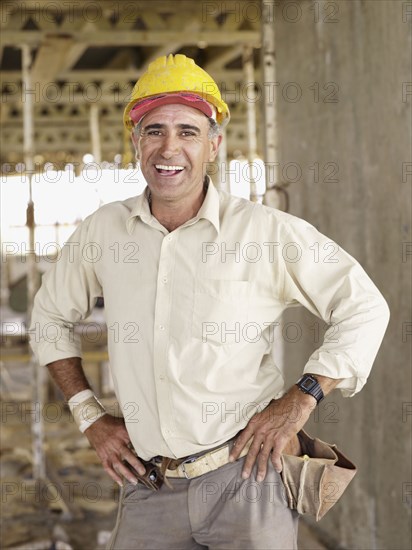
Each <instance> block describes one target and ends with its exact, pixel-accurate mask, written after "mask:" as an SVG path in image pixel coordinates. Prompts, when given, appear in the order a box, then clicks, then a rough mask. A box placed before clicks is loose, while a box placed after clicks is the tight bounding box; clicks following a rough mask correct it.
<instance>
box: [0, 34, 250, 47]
mask: <svg viewBox="0 0 412 550" xmlns="http://www.w3.org/2000/svg"><path fill="white" fill-rule="evenodd" d="M56 31H57V32H55V33H54V34H55V35H59V34H62V35H63V34H66V33H59V32H58V29H56ZM46 35H47V33H45V32H43V31H9V30H4V31H3V32H2V42H3V45H4V46H18V45H20V44H28V45H30V46H31V47H37V46H39V45H40V44H41V43H42V42H43V41H44V40H45V37H46ZM71 37H72V38H73V40H74V42H77V43H80V44H84V45H88V46H101V47H108V46H111V47H116V46H158V45H159V44H164V45H167V44H170V43H173V42H175V41H176V31H175V30H172V31H170V30H168V31H152V30H149V31H120V32H119V31H117V30H116V29H113V30H111V31H99V30H96V31H95V32H83V31H73V32H72V33H71ZM181 39H182V43H183V44H185V45H197V44H199V43H202V42H204V43H206V44H213V45H215V46H223V45H228V46H229V45H233V44H249V45H251V46H253V47H255V48H257V47H259V44H260V35H259V31H257V30H256V31H254V30H253V31H228V32H226V31H224V29H223V30H216V31H213V30H212V31H211V30H209V31H199V32H188V33H182V36H181Z"/></svg>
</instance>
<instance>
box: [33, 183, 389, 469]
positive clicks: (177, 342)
mask: <svg viewBox="0 0 412 550" xmlns="http://www.w3.org/2000/svg"><path fill="white" fill-rule="evenodd" d="M99 296H104V302H105V315H106V320H107V330H108V347H109V357H110V365H111V371H112V375H113V380H114V385H115V391H116V396H117V399H118V401H119V404H120V407H121V410H122V412H123V415H124V418H125V422H126V426H127V429H128V432H129V435H130V438H131V441H132V443H133V445H134V447H135V449H136V450H137V452H138V454H139V456H141V457H142V458H143V459H149V458H150V457H152V456H154V455H164V456H170V457H182V456H186V455H189V454H193V453H197V452H200V451H202V450H205V449H208V448H211V447H214V446H217V445H219V444H221V443H223V442H225V441H226V440H228V439H229V438H231V437H232V436H233V435H235V434H236V433H237V432H238V431H239V430H240V429H242V428H243V427H244V426H245V425H246V424H247V422H248V420H249V419H250V418H251V416H252V415H253V414H254V413H255V412H256V411H259V410H262V409H263V408H264V407H265V406H266V405H267V404H268V402H269V401H270V400H271V399H272V398H274V397H279V396H280V395H282V393H284V391H285V388H284V380H283V377H282V373H281V370H280V368H279V367H278V366H277V365H276V364H275V362H274V359H273V353H272V351H273V346H274V341H275V339H276V330H280V329H281V328H280V327H279V321H278V319H279V316H280V315H281V313H282V312H283V311H284V310H285V309H286V308H288V307H290V306H294V305H299V304H301V305H303V306H304V307H306V308H307V309H308V310H309V311H311V312H312V313H314V314H315V315H317V316H318V317H320V318H321V319H323V320H324V321H325V322H326V323H327V324H330V328H329V329H328V331H327V332H326V336H325V338H324V341H323V343H322V345H321V346H320V347H319V349H318V350H317V351H315V353H313V355H312V356H311V357H309V359H308V362H307V364H306V366H305V372H311V373H314V374H320V375H325V376H328V377H332V378H342V379H344V380H343V381H342V382H341V383H340V384H339V388H340V389H341V390H342V392H343V393H344V395H347V396H350V395H353V394H354V393H356V392H357V391H359V390H360V389H361V388H362V386H363V384H364V383H365V381H366V379H367V377H368V374H369V372H370V369H371V367H372V363H373V361H374V358H375V356H376V353H377V351H378V348H379V346H380V343H381V340H382V337H383V334H384V332H385V329H386V325H387V322H388V317H389V314H388V307H387V305H386V302H385V300H384V299H383V297H382V296H381V294H380V293H379V291H378V290H377V288H376V287H375V285H374V284H373V283H372V281H371V280H370V279H369V277H368V276H367V275H366V273H365V272H364V270H363V269H362V268H361V266H360V265H359V264H358V263H357V262H356V261H355V260H354V259H353V258H352V257H351V256H350V255H349V254H347V253H346V252H344V251H343V250H342V249H341V248H340V247H339V246H338V245H336V244H335V243H334V242H332V241H331V240H330V239H328V238H327V237H325V236H324V235H322V234H320V233H319V232H318V231H317V230H316V229H315V228H314V227H312V226H311V225H309V224H308V223H307V222H305V221H303V220H301V219H299V218H296V217H294V216H291V215H289V214H286V213H283V212H280V211H277V210H274V209H271V208H267V207H265V206H262V205H260V204H255V203H252V202H249V201H246V200H244V199H240V198H235V197H232V196H230V195H228V194H227V193H223V192H218V191H217V190H216V189H215V187H214V186H213V185H212V184H210V185H209V187H208V191H207V194H206V198H205V200H204V202H203V204H202V206H201V208H200V210H199V212H198V214H197V216H196V217H195V218H193V219H191V220H190V221H188V222H186V223H185V224H184V225H182V226H181V227H179V228H177V229H176V230H174V231H172V232H171V233H169V232H168V231H167V229H165V228H164V227H163V226H162V225H161V224H160V223H159V222H158V221H157V220H156V219H155V218H154V217H153V216H152V215H151V212H150V208H149V204H148V200H147V193H146V192H145V193H143V194H142V195H140V196H138V197H134V198H131V199H128V200H126V201H122V202H115V203H112V204H108V205H106V206H103V207H102V208H100V209H99V210H98V211H97V212H95V213H94V214H92V215H91V216H89V217H88V218H87V219H86V220H85V221H84V222H83V223H82V224H81V225H80V226H79V227H78V228H77V230H76V231H75V233H74V234H73V235H72V237H71V239H70V241H69V242H68V243H66V245H65V246H64V247H63V251H62V255H61V257H60V258H59V260H58V261H57V262H56V263H55V265H54V266H53V267H52V269H50V271H48V273H47V274H46V275H45V276H44V279H43V284H42V287H41V289H40V290H39V292H38V294H37V296H36V299H35V306H34V310H33V317H32V326H31V330H32V347H33V349H34V351H35V353H36V355H37V358H38V361H39V362H40V364H43V365H44V364H47V363H50V362H52V361H56V360H58V359H64V358H67V357H81V350H80V345H79V339H78V336H77V335H76V334H75V331H74V330H73V327H74V326H75V325H76V323H78V322H79V321H81V320H82V319H85V318H86V317H87V316H88V315H89V313H90V311H91V309H92V308H93V306H94V304H95V302H96V299H97V298H98V297H99ZM289 337H290V338H292V337H293V335H289ZM286 368H287V365H286Z"/></svg>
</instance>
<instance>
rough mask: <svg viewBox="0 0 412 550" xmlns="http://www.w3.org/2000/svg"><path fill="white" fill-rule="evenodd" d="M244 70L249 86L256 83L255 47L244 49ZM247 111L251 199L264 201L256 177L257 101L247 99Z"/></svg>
mask: <svg viewBox="0 0 412 550" xmlns="http://www.w3.org/2000/svg"><path fill="white" fill-rule="evenodd" d="M243 71H244V74H245V82H246V85H247V86H251V85H254V84H255V75H254V67H253V48H252V47H251V46H245V47H244V49H243ZM246 113H247V140H248V154H247V159H248V164H249V181H250V200H251V201H252V202H262V195H260V194H258V191H257V187H256V181H255V178H254V174H253V172H254V163H255V162H256V158H257V137H256V102H255V101H248V99H246Z"/></svg>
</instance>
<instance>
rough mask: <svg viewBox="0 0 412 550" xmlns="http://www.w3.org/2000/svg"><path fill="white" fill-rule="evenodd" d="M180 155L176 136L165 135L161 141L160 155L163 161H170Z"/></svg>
mask: <svg viewBox="0 0 412 550" xmlns="http://www.w3.org/2000/svg"><path fill="white" fill-rule="evenodd" d="M179 153H180V142H179V139H178V138H177V137H176V136H173V135H166V136H164V138H163V140H162V146H161V148H160V154H161V155H162V157H163V158H165V159H170V158H172V157H174V156H175V155H178V154H179Z"/></svg>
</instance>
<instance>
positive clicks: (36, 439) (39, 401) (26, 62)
mask: <svg viewBox="0 0 412 550" xmlns="http://www.w3.org/2000/svg"><path fill="white" fill-rule="evenodd" d="M21 50H22V79H23V86H24V90H25V94H24V97H23V152H24V164H25V172H26V176H27V178H28V182H29V202H28V205H27V227H28V229H29V250H28V252H27V259H26V262H27V319H28V320H29V319H30V317H31V312H32V309H33V301H34V295H35V294H36V291H37V287H38V282H39V277H38V273H37V267H36V249H35V220H34V203H33V189H32V177H33V174H34V158H33V157H34V112H33V107H34V98H33V89H32V78H31V61H32V59H31V50H30V46H29V45H28V44H23V45H22V46H21ZM30 366H31V369H32V371H33V379H34V387H33V399H32V402H33V406H34V407H35V410H37V407H38V408H39V410H40V411H42V410H43V403H44V378H43V368H40V367H39V365H38V364H37V362H36V360H35V359H34V357H33V356H32V358H31V361H30ZM36 416H37V415H34V416H33V420H32V424H31V432H32V451H33V477H34V479H37V480H40V479H45V477H46V463H45V456H44V444H43V443H44V424H43V416H42V414H40V415H39V417H38V418H36Z"/></svg>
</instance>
